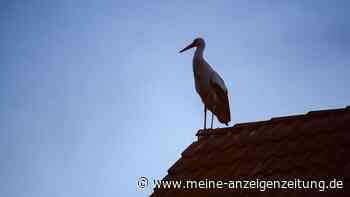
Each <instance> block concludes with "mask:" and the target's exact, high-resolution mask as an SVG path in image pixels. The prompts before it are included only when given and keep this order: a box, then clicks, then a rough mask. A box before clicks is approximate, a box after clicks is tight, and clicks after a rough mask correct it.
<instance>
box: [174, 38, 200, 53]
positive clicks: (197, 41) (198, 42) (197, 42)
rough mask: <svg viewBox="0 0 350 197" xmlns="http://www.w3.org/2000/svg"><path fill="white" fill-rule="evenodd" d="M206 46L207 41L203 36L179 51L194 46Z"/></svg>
mask: <svg viewBox="0 0 350 197" xmlns="http://www.w3.org/2000/svg"><path fill="white" fill-rule="evenodd" d="M204 46H205V42H204V39H203V38H196V39H194V40H193V42H192V43H191V44H189V45H188V46H187V47H185V48H184V49H182V50H181V51H180V52H179V53H182V52H184V51H186V50H188V49H190V48H193V47H198V48H204Z"/></svg>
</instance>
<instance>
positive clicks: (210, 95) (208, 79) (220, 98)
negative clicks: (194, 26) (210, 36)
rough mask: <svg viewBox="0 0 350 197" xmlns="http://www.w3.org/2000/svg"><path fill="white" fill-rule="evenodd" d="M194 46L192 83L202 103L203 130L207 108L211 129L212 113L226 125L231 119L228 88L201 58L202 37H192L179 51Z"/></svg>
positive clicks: (203, 42) (203, 46)
mask: <svg viewBox="0 0 350 197" xmlns="http://www.w3.org/2000/svg"><path fill="white" fill-rule="evenodd" d="M194 47H196V51H195V53H194V56H193V61H192V64H193V74H194V84H195V88H196V91H197V93H198V94H199V96H200V97H201V100H202V102H203V103H204V130H205V131H206V126H207V124H206V121H207V110H209V111H211V112H212V115H211V129H213V114H215V116H216V117H217V119H218V120H219V121H220V122H221V123H224V124H226V125H228V123H229V122H230V121H231V115H230V105H229V100H228V90H227V87H226V85H225V82H224V80H223V79H222V78H221V77H220V75H219V74H218V73H217V72H216V71H215V70H214V69H213V68H212V67H211V66H210V65H209V64H208V63H207V62H206V61H205V59H204V58H203V52H204V48H205V41H204V39H202V38H196V39H194V40H193V42H192V43H191V44H189V45H188V46H187V47H185V48H184V49H182V50H181V51H180V52H179V53H182V52H184V51H186V50H188V49H191V48H194Z"/></svg>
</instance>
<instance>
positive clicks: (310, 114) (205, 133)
mask: <svg viewBox="0 0 350 197" xmlns="http://www.w3.org/2000/svg"><path fill="white" fill-rule="evenodd" d="M346 111H350V105H349V106H346V107H344V108H334V109H322V110H314V111H309V112H307V113H305V114H295V115H287V116H277V117H272V118H270V119H269V120H260V121H253V122H242V123H237V124H234V125H233V126H231V127H221V128H216V129H207V130H206V131H205V130H204V129H199V130H198V132H197V134H196V136H198V137H199V136H212V135H225V134H226V133H227V132H230V131H232V130H233V129H234V130H236V131H238V130H239V129H240V128H242V127H247V126H252V127H258V126H261V125H266V124H269V123H276V122H280V121H292V120H296V119H304V118H308V117H313V116H323V115H328V114H329V113H336V112H346Z"/></svg>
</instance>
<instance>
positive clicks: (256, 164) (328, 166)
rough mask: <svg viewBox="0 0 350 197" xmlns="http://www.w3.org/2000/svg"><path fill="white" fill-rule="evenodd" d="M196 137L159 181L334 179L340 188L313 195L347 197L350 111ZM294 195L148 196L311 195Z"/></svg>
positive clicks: (196, 192)
mask: <svg viewBox="0 0 350 197" xmlns="http://www.w3.org/2000/svg"><path fill="white" fill-rule="evenodd" d="M197 136H198V140H197V141H195V142H193V143H192V144H191V145H190V146H189V147H187V149H186V150H185V151H183V152H182V154H181V158H180V159H179V160H178V161H177V162H176V163H175V164H174V165H173V166H172V167H170V169H169V170H168V175H167V176H166V177H164V179H163V180H205V179H207V180H223V181H225V180H243V179H244V180H254V179H256V178H259V179H263V180H275V179H279V180H286V179H288V180H295V179H296V178H299V179H302V180H312V179H315V180H329V179H333V178H336V179H337V180H342V181H343V183H344V189H338V190H332V191H333V192H332V193H329V192H318V193H317V195H318V196H320V195H321V196H322V195H324V196H330V195H331V196H350V107H346V108H342V109H332V110H321V111H311V112H309V113H307V114H304V115H296V116H287V117H279V118H272V119H271V120H267V121H260V122H250V123H241V124H236V125H234V126H233V127H228V128H218V129H214V130H210V131H209V132H208V133H204V132H203V130H199V131H198V133H197ZM270 191H272V190H270ZM288 191H292V190H288ZM293 191H295V190H293ZM298 191H299V192H298V193H296V192H286V190H273V193H270V192H258V191H253V190H250V191H248V190H239V191H238V190H234V189H228V190H223V189H221V190H219V189H216V190H213V189H212V190H210V189H155V191H154V192H153V194H152V195H151V196H152V197H163V196H167V197H169V196H300V195H302V196H308V195H309V194H310V193H308V192H311V190H298ZM328 191H330V190H328ZM334 191H335V192H334ZM214 192H215V193H214ZM301 192H303V193H301ZM312 192H314V190H312Z"/></svg>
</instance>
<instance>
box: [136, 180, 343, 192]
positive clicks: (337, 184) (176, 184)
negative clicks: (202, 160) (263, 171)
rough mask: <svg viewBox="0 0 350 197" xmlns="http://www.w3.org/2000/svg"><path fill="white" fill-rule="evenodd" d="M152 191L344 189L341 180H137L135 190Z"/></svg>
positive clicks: (321, 190)
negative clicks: (149, 189) (150, 189)
mask: <svg viewBox="0 0 350 197" xmlns="http://www.w3.org/2000/svg"><path fill="white" fill-rule="evenodd" d="M149 187H151V188H153V189H185V190H186V189H203V190H212V189H215V190H220V189H226V190H227V189H230V190H258V191H261V192H264V191H271V190H276V189H282V190H291V191H293V190H315V191H320V192H323V191H330V190H341V189H343V188H344V183H343V181H342V180H337V179H331V180H327V181H326V180H305V179H298V178H296V179H290V180H268V179H252V180H243V179H242V180H238V179H237V180H228V181H227V180H226V181H223V180H211V179H204V180H159V179H152V180H149V179H148V178H147V177H140V178H139V179H138V180H137V188H138V189H140V190H143V189H146V188H149Z"/></svg>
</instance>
